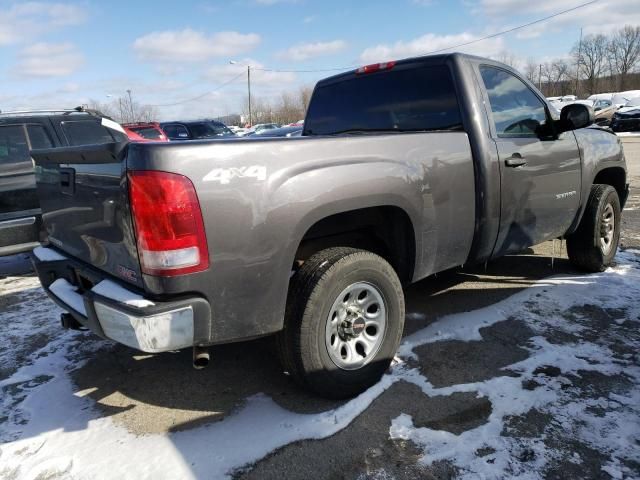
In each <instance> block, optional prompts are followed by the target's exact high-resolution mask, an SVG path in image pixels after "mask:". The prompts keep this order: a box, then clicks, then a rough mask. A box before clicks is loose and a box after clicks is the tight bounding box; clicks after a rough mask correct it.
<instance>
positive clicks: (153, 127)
mask: <svg viewBox="0 0 640 480" xmlns="http://www.w3.org/2000/svg"><path fill="white" fill-rule="evenodd" d="M122 128H124V131H125V132H126V133H127V136H128V137H129V140H131V141H135V142H168V141H169V139H168V138H167V136H166V135H165V133H164V132H163V131H162V128H160V124H159V123H157V122H137V123H124V124H122Z"/></svg>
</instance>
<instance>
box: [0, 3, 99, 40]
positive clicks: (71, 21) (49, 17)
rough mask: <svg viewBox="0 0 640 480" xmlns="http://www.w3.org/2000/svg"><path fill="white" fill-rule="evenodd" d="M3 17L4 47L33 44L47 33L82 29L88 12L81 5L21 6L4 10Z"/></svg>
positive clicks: (0, 35)
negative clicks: (71, 28)
mask: <svg viewBox="0 0 640 480" xmlns="http://www.w3.org/2000/svg"><path fill="white" fill-rule="evenodd" d="M2 10H3V11H2V13H1V14H0V46H6V45H12V44H16V43H22V42H24V41H27V40H33V39H34V38H36V37H39V36H41V35H42V34H44V33H47V32H51V31H54V30H57V29H60V28H64V27H69V26H73V25H79V24H82V23H84V22H85V21H86V19H87V12H86V11H85V9H83V8H81V7H79V6H77V5H66V4H63V3H49V2H46V3H45V2H20V3H14V4H13V5H11V6H9V7H3V8H2Z"/></svg>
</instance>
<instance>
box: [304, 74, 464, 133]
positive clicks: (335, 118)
mask: <svg viewBox="0 0 640 480" xmlns="http://www.w3.org/2000/svg"><path fill="white" fill-rule="evenodd" d="M396 68H397V67H396ZM461 129H462V121H461V119H460V110H459V108H458V99H457V97H456V93H455V88H454V85H453V80H452V77H451V73H450V72H449V69H448V68H447V67H446V66H444V65H435V66H424V67H420V68H404V69H399V70H395V69H393V70H390V71H383V72H379V73H372V74H364V75H357V76H354V77H350V78H348V79H346V80H342V81H340V80H339V81H337V82H335V83H329V84H327V85H323V86H320V87H318V88H317V89H316V91H315V92H314V94H313V98H312V100H311V105H310V106H309V113H308V115H307V120H306V123H305V130H304V135H332V134H339V133H367V132H386V131H390V132H391V131H394V132H416V131H429V130H461Z"/></svg>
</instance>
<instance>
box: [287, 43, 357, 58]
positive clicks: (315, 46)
mask: <svg viewBox="0 0 640 480" xmlns="http://www.w3.org/2000/svg"><path fill="white" fill-rule="evenodd" d="M345 48H347V42H345V41H344V40H333V41H331V42H316V43H300V44H298V45H294V46H293V47H290V48H288V49H286V50H285V51H283V52H279V53H278V54H277V55H276V56H277V57H278V58H280V59H281V60H291V61H294V62H301V61H304V60H309V59H311V58H316V57H322V56H325V55H333V54H334V53H338V52H341V51H342V50H344V49H345Z"/></svg>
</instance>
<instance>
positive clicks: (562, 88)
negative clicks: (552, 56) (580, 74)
mask: <svg viewBox="0 0 640 480" xmlns="http://www.w3.org/2000/svg"><path fill="white" fill-rule="evenodd" d="M542 78H543V79H544V85H543V92H544V94H545V95H546V96H548V97H551V96H559V95H566V94H567V93H569V90H570V88H571V87H570V86H569V85H568V82H569V81H570V80H571V74H570V68H569V63H568V62H567V61H566V60H564V59H556V60H552V61H550V62H547V63H545V64H543V65H542Z"/></svg>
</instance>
